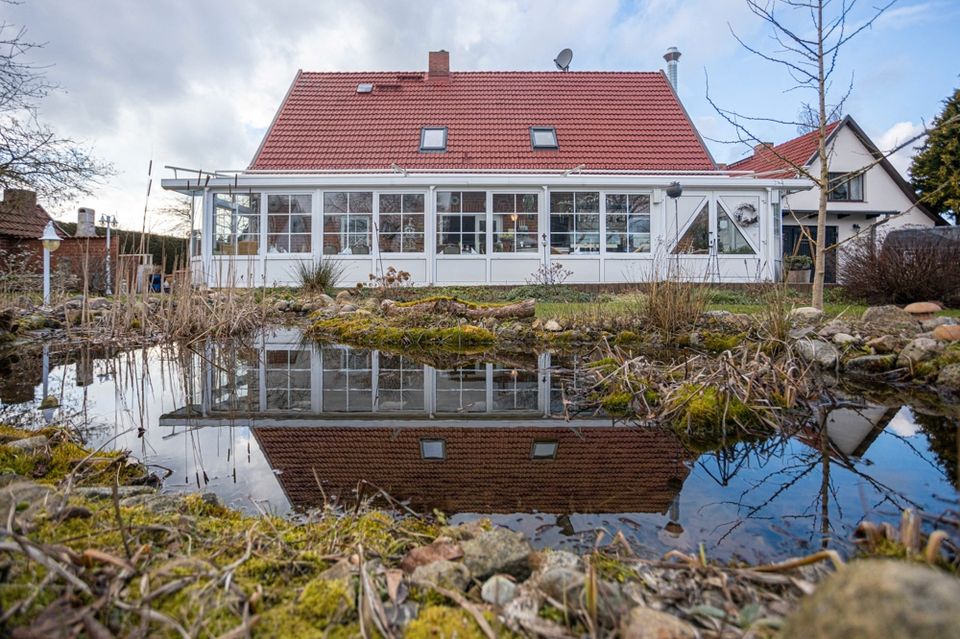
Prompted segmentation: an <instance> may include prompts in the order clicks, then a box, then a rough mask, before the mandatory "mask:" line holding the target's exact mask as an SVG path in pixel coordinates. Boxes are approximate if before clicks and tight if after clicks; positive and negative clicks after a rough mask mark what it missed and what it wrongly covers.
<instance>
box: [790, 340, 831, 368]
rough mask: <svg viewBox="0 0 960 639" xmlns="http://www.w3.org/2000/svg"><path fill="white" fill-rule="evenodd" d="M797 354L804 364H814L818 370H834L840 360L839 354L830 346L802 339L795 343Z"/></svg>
mask: <svg viewBox="0 0 960 639" xmlns="http://www.w3.org/2000/svg"><path fill="white" fill-rule="evenodd" d="M796 346H797V353H798V354H799V355H800V357H801V358H803V360H804V361H805V362H808V363H811V364H816V365H817V366H819V367H820V368H834V367H836V365H837V362H838V361H839V360H840V353H838V352H837V349H836V348H834V347H833V346H832V345H830V344H828V343H826V342H821V341H818V340H811V339H803V340H800V341H799V342H797V345H796Z"/></svg>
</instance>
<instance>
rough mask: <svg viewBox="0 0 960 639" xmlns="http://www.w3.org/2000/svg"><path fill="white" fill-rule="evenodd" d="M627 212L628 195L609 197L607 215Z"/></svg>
mask: <svg viewBox="0 0 960 639" xmlns="http://www.w3.org/2000/svg"><path fill="white" fill-rule="evenodd" d="M626 211H627V196H626V195H607V213H625V212H626Z"/></svg>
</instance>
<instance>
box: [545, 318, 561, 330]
mask: <svg viewBox="0 0 960 639" xmlns="http://www.w3.org/2000/svg"><path fill="white" fill-rule="evenodd" d="M543 330H545V331H550V332H551V333H559V332H560V331H562V330H563V327H562V326H560V322H558V321H557V320H547V321H546V322H544V323H543Z"/></svg>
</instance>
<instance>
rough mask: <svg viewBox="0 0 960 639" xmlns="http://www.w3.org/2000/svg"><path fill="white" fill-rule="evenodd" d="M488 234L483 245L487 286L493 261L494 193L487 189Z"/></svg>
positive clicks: (485, 234)
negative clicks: (491, 261)
mask: <svg viewBox="0 0 960 639" xmlns="http://www.w3.org/2000/svg"><path fill="white" fill-rule="evenodd" d="M486 209H487V214H486V220H487V221H486V229H487V230H486V232H485V233H484V238H483V243H484V244H483V245H484V259H483V268H484V276H483V281H484V282H485V283H487V284H489V283H490V271H491V266H490V260H491V259H493V191H491V190H489V189H487V192H486Z"/></svg>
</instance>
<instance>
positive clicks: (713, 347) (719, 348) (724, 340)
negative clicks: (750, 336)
mask: <svg viewBox="0 0 960 639" xmlns="http://www.w3.org/2000/svg"><path fill="white" fill-rule="evenodd" d="M744 337H746V336H745V335H744V334H743V333H738V334H736V335H728V334H725V333H715V332H712V331H707V332H706V333H704V335H703V339H702V342H703V347H704V348H706V349H707V350H708V351H710V352H712V353H722V352H723V351H731V350H733V349H735V348H736V347H737V346H739V345H740V343H741V342H743V339H744Z"/></svg>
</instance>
